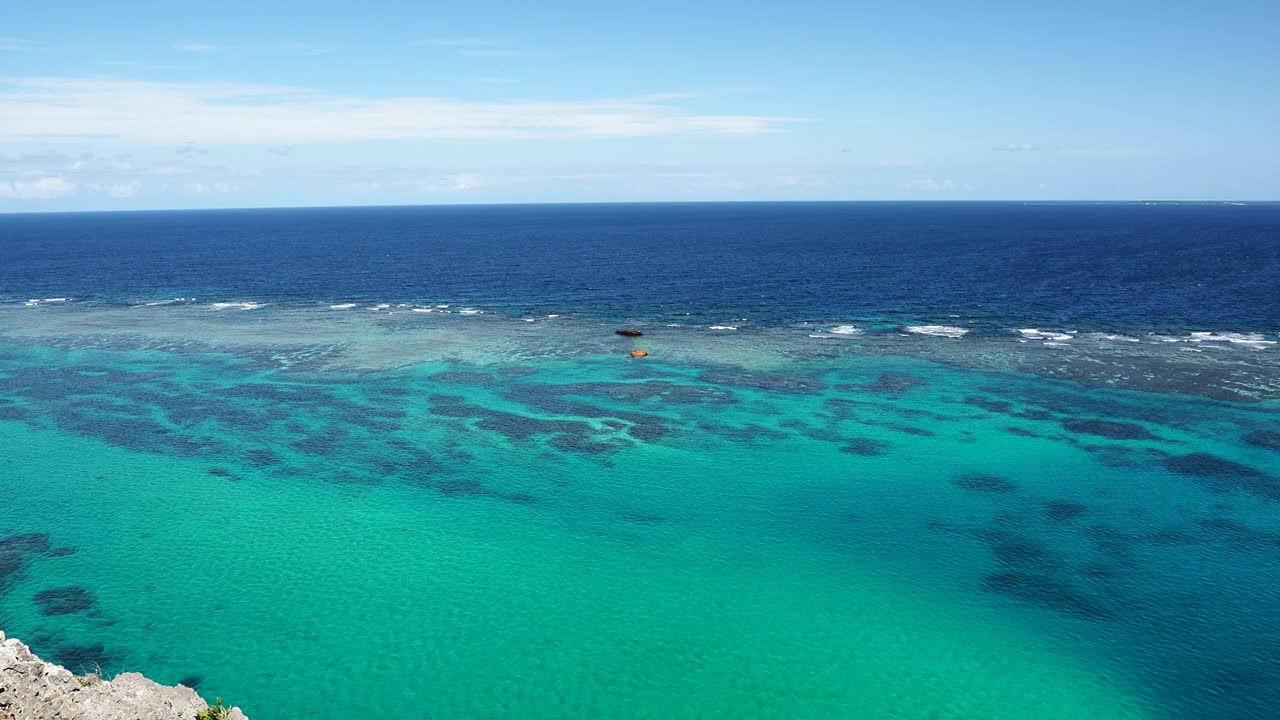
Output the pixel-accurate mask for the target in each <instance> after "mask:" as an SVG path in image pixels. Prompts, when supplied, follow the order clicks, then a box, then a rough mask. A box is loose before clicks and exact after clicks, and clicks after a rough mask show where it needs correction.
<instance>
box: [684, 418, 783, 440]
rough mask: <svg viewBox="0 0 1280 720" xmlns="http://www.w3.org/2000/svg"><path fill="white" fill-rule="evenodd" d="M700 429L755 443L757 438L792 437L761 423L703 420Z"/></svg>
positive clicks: (780, 438)
mask: <svg viewBox="0 0 1280 720" xmlns="http://www.w3.org/2000/svg"><path fill="white" fill-rule="evenodd" d="M698 429H699V430H703V431H706V432H709V433H712V434H714V435H719V436H720V437H722V438H725V439H727V440H732V441H733V442H741V443H753V442H756V441H757V440H785V439H787V438H788V437H790V435H789V434H788V433H785V432H783V431H781V430H775V429H774V428H771V427H768V426H766V425H761V424H759V423H747V424H746V425H729V424H726V423H713V422H703V423H698Z"/></svg>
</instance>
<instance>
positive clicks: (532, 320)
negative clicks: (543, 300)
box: [524, 318, 537, 322]
mask: <svg viewBox="0 0 1280 720" xmlns="http://www.w3.org/2000/svg"><path fill="white" fill-rule="evenodd" d="M524 321H525V322H537V320H536V319H535V318H525V319H524Z"/></svg>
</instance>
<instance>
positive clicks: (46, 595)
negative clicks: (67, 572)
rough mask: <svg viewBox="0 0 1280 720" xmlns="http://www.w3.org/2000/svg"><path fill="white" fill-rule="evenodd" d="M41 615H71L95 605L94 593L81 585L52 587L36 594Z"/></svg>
mask: <svg viewBox="0 0 1280 720" xmlns="http://www.w3.org/2000/svg"><path fill="white" fill-rule="evenodd" d="M35 601H36V604H37V605H39V606H40V614H41V615H71V614H74V613H78V612H80V611H81V610H88V609H89V608H91V607H93V593H91V592H89V591H88V590H86V589H84V588H82V587H79V586H72V587H63V588H51V589H49V590H41V591H40V592H38V593H36V594H35Z"/></svg>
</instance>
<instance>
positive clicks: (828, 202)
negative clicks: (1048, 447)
mask: <svg viewBox="0 0 1280 720" xmlns="http://www.w3.org/2000/svg"><path fill="white" fill-rule="evenodd" d="M582 205H587V206H604V205H1237V206H1238V205H1280V199H1276V200H1239V199H1233V198H1225V199H1197V200H1169V199H1164V200H1161V199H1152V198H1144V199H1129V200H1029V199H1022V200H1019V199H1004V200H937V199H932V200H921V199H910V200H908V199H881V200H588V201H582V202H505V203H504V202H478V203H420V204H414V203H385V204H382V203H374V204H366V205H243V206H231V207H184V208H117V209H105V208H104V209H85V210H0V215H82V214H90V213H161V212H235V211H242V210H363V209H377V208H383V209H390V208H463V207H467V208H485V207H489V208H499V207H571V206H582Z"/></svg>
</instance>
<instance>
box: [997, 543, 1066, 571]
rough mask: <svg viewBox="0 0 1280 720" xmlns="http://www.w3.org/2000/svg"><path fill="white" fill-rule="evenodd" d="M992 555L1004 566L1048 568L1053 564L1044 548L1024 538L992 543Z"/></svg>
mask: <svg viewBox="0 0 1280 720" xmlns="http://www.w3.org/2000/svg"><path fill="white" fill-rule="evenodd" d="M991 553H992V554H993V555H995V556H996V560H999V561H1000V562H1001V563H1002V564H1004V565H1033V566H1048V565H1050V564H1051V562H1052V557H1051V556H1050V554H1049V552H1048V551H1047V550H1045V549H1044V547H1043V546H1041V545H1038V544H1036V543H1034V542H1031V541H1029V540H1026V539H1023V538H1017V539H1011V540H1005V541H1002V542H996V543H992V545H991Z"/></svg>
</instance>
